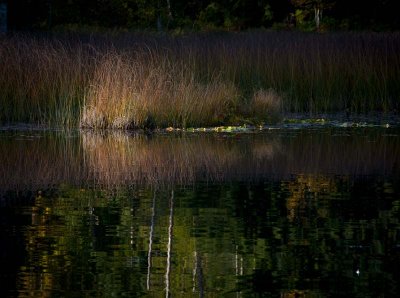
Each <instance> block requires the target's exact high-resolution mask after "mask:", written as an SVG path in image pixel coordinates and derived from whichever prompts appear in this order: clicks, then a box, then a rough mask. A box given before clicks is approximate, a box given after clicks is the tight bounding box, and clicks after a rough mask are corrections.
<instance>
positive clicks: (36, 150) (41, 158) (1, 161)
mask: <svg viewBox="0 0 400 298" xmlns="http://www.w3.org/2000/svg"><path fill="white" fill-rule="evenodd" d="M79 144H80V142H79V138H78V137H76V138H73V137H72V138H71V137H68V136H66V135H65V134H58V133H43V132H20V133H12V132H10V133H7V136H5V135H3V134H2V135H1V138H0V191H1V190H2V189H3V190H7V189H14V188H16V189H19V190H21V188H23V189H29V190H33V189H39V188H52V187H53V186H55V185H57V184H60V183H64V182H69V183H72V184H77V183H80V181H81V180H82V179H83V178H84V177H85V174H84V169H82V168H81V164H82V156H81V154H80V145H79Z"/></svg>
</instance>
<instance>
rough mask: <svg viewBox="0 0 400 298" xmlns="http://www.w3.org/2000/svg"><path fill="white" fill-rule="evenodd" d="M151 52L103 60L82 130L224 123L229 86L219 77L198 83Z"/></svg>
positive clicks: (231, 98) (231, 97)
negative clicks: (86, 128)
mask: <svg viewBox="0 0 400 298" xmlns="http://www.w3.org/2000/svg"><path fill="white" fill-rule="evenodd" d="M150 54H151V55H150ZM150 54H146V53H139V56H140V58H139V59H138V58H137V57H130V56H129V55H127V54H117V53H113V54H111V55H106V56H105V57H103V58H102V59H101V61H100V62H99V63H98V65H97V68H96V70H95V74H94V76H93V81H92V82H91V84H90V88H89V90H88V92H87V94H86V99H85V102H84V106H83V111H82V115H81V121H80V125H81V127H90V128H123V129H127V128H138V127H145V128H146V127H155V126H159V127H167V126H174V127H187V126H201V125H212V124H220V123H222V122H223V121H225V120H226V119H227V117H228V116H229V115H230V113H231V112H232V110H233V109H234V106H235V105H236V104H237V103H236V101H237V97H238V91H237V89H236V88H235V86H234V85H233V84H232V83H229V82H228V83H225V82H223V81H221V80H220V79H218V78H215V79H214V80H213V81H212V82H209V83H207V84H205V83H200V82H197V81H196V79H195V78H194V76H193V74H192V73H191V72H190V71H185V70H182V68H180V69H179V68H177V66H175V65H173V64H172V63H169V62H168V61H167V60H166V59H163V58H161V57H159V56H157V55H153V54H152V53H150ZM144 56H147V57H144Z"/></svg>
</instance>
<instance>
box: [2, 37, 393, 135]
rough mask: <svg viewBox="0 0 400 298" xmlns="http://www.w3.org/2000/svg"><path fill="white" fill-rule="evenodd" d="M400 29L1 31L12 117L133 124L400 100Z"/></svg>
mask: <svg viewBox="0 0 400 298" xmlns="http://www.w3.org/2000/svg"><path fill="white" fill-rule="evenodd" d="M399 40H400V39H399V38H398V34H396V33H393V34H372V33H357V34H355V33H340V34H303V33H284V32H280V33H274V32H265V33H255V32H252V33H237V34H233V33H232V34H211V33H210V34H205V35H201V34H197V35H188V36H178V37H176V36H157V35H147V36H143V35H129V36H127V35H120V36H113V37H111V36H95V37H94V36H91V37H90V39H88V38H87V37H85V36H70V37H60V38H58V39H50V38H32V37H26V36H25V37H21V36H16V37H15V36H14V37H10V38H3V39H1V40H0V58H1V59H0V69H1V71H0V90H1V94H0V107H1V108H0V122H16V121H19V122H21V121H23V122H41V123H52V124H57V125H65V126H77V125H79V124H80V125H81V126H85V127H95V128H104V127H114V128H128V127H137V126H139V127H141V126H148V127H152V126H159V127H166V126H174V127H189V126H211V125H220V124H240V123H243V121H245V120H246V119H247V120H251V121H252V122H253V123H256V124H258V123H260V122H265V121H275V120H276V117H275V116H276V115H277V113H279V112H280V111H281V110H282V109H283V110H284V111H289V110H291V111H305V112H327V111H338V110H339V111H340V110H348V111H355V112H367V111H372V110H384V111H388V110H391V109H398V103H397V101H396V99H397V98H398V97H399V95H400V88H399V86H400V83H399V78H400V58H399V56H400V55H399V52H400V50H399V49H400V43H399Z"/></svg>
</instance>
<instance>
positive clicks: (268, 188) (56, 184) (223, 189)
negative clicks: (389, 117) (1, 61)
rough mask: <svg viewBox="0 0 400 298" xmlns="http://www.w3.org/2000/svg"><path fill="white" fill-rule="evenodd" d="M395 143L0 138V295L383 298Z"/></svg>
mask: <svg viewBox="0 0 400 298" xmlns="http://www.w3.org/2000/svg"><path fill="white" fill-rule="evenodd" d="M399 136H400V130H399V129H398V128H368V127H347V128H333V127H331V128H318V129H313V128H307V129H280V130H271V131H264V132H262V133H241V134H233V133H232V134H222V133H214V134H213V133H203V134H201V133H197V134H189V133H188V134H156V135H144V134H124V133H115V132H114V133H112V132H106V133H102V134H98V133H90V132H86V133H85V132H81V133H80V132H75V131H72V132H55V131H34V130H30V131H20V130H17V131H11V130H7V131H2V132H0V198H1V200H0V219H1V222H0V239H1V242H0V243H1V246H0V261H1V266H0V282H1V288H0V291H1V292H2V293H3V295H2V296H21V297H26V296H30V297H32V296H33V297H61V296H67V297H87V296H90V297H91V296H102V297H124V296H129V297H132V296H151V297H153V296H154V297H162V296H164V297H165V296H168V295H170V296H172V297H221V296H224V297H225V296H226V297H249V296H250V297H252V296H265V297H327V296H328V297H340V296H345V297H397V296H398V295H399V294H400V288H399V287H400V284H399V281H400V270H399V269H398V268H399V265H400V222H399V218H400V217H399V215H400V214H399V213H400V166H399V165H400V138H399Z"/></svg>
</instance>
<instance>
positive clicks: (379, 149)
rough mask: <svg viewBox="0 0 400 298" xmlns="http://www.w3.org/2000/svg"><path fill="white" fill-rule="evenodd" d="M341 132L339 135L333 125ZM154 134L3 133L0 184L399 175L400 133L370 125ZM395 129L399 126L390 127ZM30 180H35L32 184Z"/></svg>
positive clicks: (107, 184) (106, 184) (108, 184)
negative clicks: (367, 128)
mask: <svg viewBox="0 0 400 298" xmlns="http://www.w3.org/2000/svg"><path fill="white" fill-rule="evenodd" d="M338 132H339V133H341V134H342V135H335V133H338ZM344 132H345V131H344V130H340V131H329V130H327V131H324V132H313V131H297V132H296V131H283V132H279V131H278V132H269V133H263V134H241V135H240V134H239V135H223V134H183V135H164V134H159V135H152V136H146V135H144V134H127V133H124V132H103V133H96V132H93V131H90V132H82V133H81V135H80V137H76V138H68V137H66V136H65V135H63V134H47V135H46V134H44V133H37V134H36V136H35V137H32V136H31V137H29V138H28V137H26V136H25V137H24V138H23V139H21V138H20V136H15V135H14V136H11V137H8V138H5V137H2V138H1V139H0V190H7V189H11V188H13V189H15V188H18V187H23V188H26V189H31V190H32V189H39V188H46V187H47V188H51V187H53V186H55V187H56V186H57V185H59V184H61V183H69V184H74V185H80V184H86V183H89V185H92V184H93V183H94V184H95V185H99V186H104V187H113V186H122V185H127V184H147V185H171V184H192V183H195V182H200V181H203V182H204V181H209V182H223V181H232V180H241V181H244V180H245V181H254V180H261V179H270V178H273V179H281V180H284V179H289V178H291V177H292V175H387V174H394V175H397V177H398V175H399V171H398V168H399V164H400V139H399V138H398V137H396V136H390V135H385V134H383V133H384V132H383V131H382V130H380V131H375V132H374V131H370V132H369V133H368V134H364V135H363V134H362V133H361V132H360V131H358V132H357V131H356V132H354V131H353V132H351V137H349V136H345V135H343V133H344ZM390 133H391V134H392V135H395V133H396V131H392V132H390ZM29 187H31V188H29Z"/></svg>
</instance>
